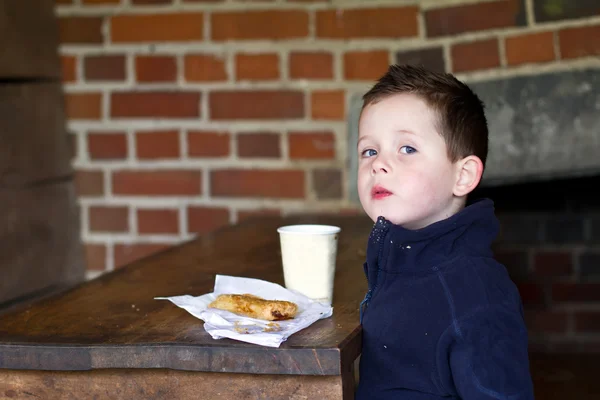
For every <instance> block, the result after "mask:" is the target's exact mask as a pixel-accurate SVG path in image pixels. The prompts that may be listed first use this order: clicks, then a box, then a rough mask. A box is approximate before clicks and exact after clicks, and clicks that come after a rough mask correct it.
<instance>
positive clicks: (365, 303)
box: [359, 231, 387, 324]
mask: <svg viewBox="0 0 600 400" xmlns="http://www.w3.org/2000/svg"><path fill="white" fill-rule="evenodd" d="M386 237H387V231H386V232H385V235H383V240H381V242H380V243H379V249H378V250H379V252H378V253H379V254H377V265H376V267H377V275H375V282H373V285H372V286H371V287H370V288H369V290H367V294H366V295H365V298H364V299H363V301H361V302H360V306H359V321H360V323H361V324H362V322H363V317H364V313H365V310H366V309H367V307H368V306H369V301H371V297H373V293H374V292H375V289H377V283H378V282H379V274H380V273H381V268H380V267H379V265H380V263H381V261H382V260H381V256H382V254H383V244H384V243H385V240H386ZM368 267H369V265H368V264H367V279H368V276H369V273H368Z"/></svg>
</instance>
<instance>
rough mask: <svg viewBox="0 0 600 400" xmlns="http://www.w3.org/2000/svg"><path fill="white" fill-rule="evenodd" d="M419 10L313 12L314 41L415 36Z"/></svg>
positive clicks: (397, 8)
mask: <svg viewBox="0 0 600 400" xmlns="http://www.w3.org/2000/svg"><path fill="white" fill-rule="evenodd" d="M418 15H419V7H416V6H408V7H378V8H352V9H339V10H337V9H336V10H323V11H317V28H316V35H317V37H318V38H327V39H350V38H401V37H412V36H418V35H419V22H418Z"/></svg>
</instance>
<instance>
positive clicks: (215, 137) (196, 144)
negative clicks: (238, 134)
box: [187, 131, 230, 157]
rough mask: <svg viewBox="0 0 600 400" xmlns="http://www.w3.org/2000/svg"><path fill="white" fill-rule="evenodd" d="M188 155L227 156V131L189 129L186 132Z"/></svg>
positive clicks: (228, 141) (228, 137)
mask: <svg viewBox="0 0 600 400" xmlns="http://www.w3.org/2000/svg"><path fill="white" fill-rule="evenodd" d="M187 141H188V143H187V145H188V154H189V156H190V157H227V156H228V155H229V147H230V145H229V143H230V135H229V133H227V132H209V131H190V132H188V134H187Z"/></svg>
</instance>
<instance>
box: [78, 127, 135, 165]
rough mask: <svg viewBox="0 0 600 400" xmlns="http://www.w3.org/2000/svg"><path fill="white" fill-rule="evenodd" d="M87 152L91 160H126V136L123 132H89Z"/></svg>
mask: <svg viewBox="0 0 600 400" xmlns="http://www.w3.org/2000/svg"><path fill="white" fill-rule="evenodd" d="M87 151H88V155H89V157H90V159H92V160H123V159H125V158H127V136H126V134H125V132H98V131H90V132H88V134H87Z"/></svg>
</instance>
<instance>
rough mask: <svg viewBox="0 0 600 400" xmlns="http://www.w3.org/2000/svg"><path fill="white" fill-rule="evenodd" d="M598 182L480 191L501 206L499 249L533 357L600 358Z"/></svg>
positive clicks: (575, 181) (569, 181)
mask: <svg viewBox="0 0 600 400" xmlns="http://www.w3.org/2000/svg"><path fill="white" fill-rule="evenodd" d="M599 185H600V175H593V176H581V177H571V178H560V179H551V180H545V181H536V182H528V183H518V184H510V185H509V184H506V185H501V186H493V187H492V186H488V187H486V186H483V187H480V188H478V189H477V190H476V191H475V192H474V193H473V196H472V198H473V199H476V198H481V197H487V198H491V199H492V200H493V201H494V203H495V208H496V213H497V215H498V219H499V220H500V233H499V235H498V238H497V240H496V241H495V243H494V253H495V256H496V258H497V259H498V261H500V262H501V263H502V264H503V265H505V266H506V268H507V270H508V272H509V274H510V276H511V278H512V279H513V281H514V282H515V283H516V285H517V287H518V289H519V292H520V293H521V298H522V300H523V305H524V310H525V317H526V322H527V326H528V329H529V332H530V343H531V346H532V348H533V349H535V350H539V351H549V352H600V194H597V193H595V190H594V189H596V188H597V187H598V186H599Z"/></svg>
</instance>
